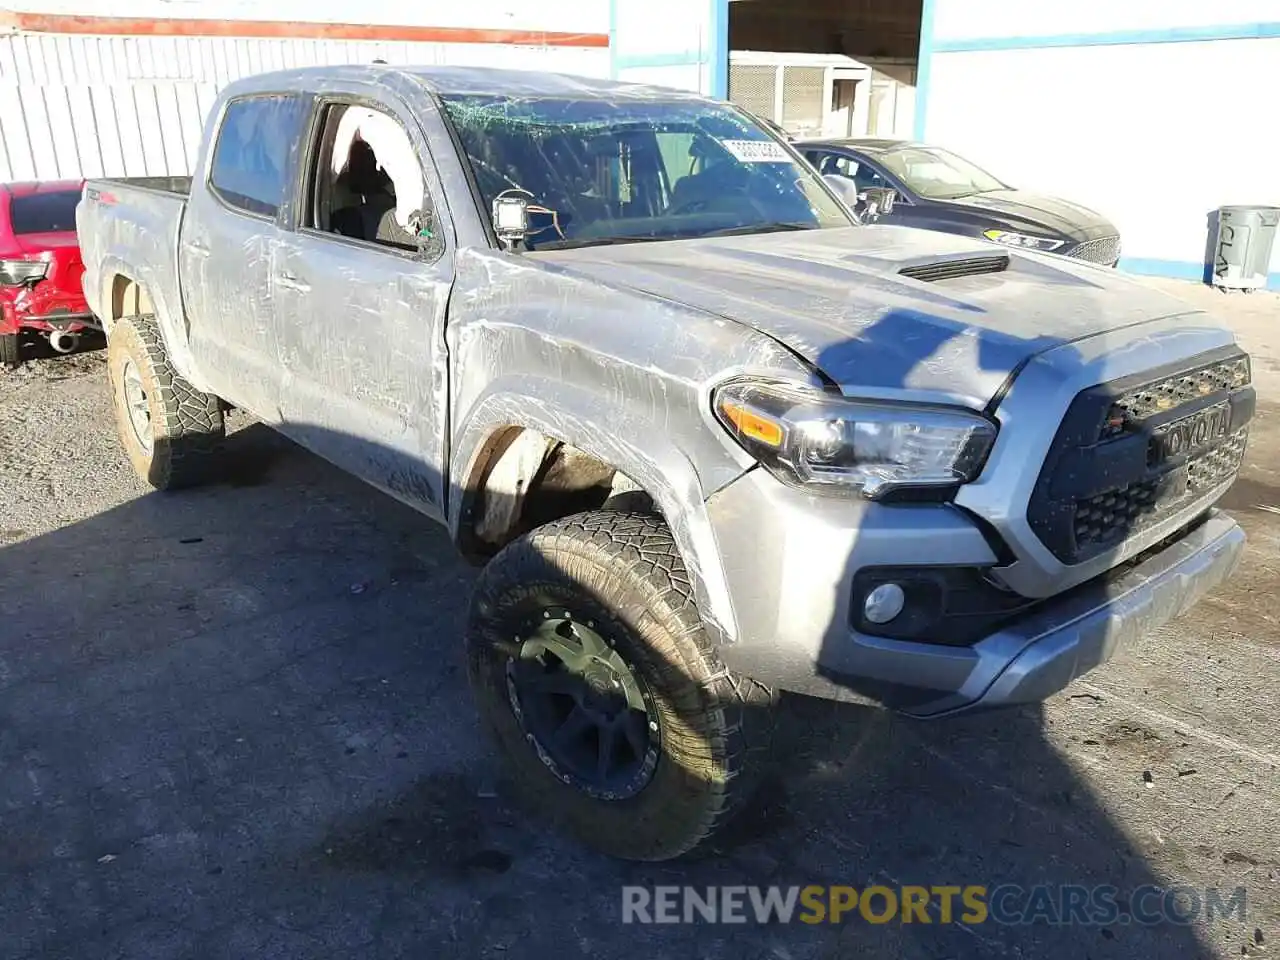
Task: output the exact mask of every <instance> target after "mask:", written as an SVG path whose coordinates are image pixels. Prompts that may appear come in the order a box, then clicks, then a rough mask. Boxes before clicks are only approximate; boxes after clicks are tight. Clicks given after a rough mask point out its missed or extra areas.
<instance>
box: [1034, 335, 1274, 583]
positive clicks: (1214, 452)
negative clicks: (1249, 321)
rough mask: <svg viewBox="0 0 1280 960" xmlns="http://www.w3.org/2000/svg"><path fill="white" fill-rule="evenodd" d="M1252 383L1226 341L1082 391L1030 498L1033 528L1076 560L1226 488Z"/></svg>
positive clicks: (1235, 468) (1250, 406)
mask: <svg viewBox="0 0 1280 960" xmlns="http://www.w3.org/2000/svg"><path fill="white" fill-rule="evenodd" d="M1249 384H1250V371H1249V358H1248V357H1247V356H1245V355H1244V354H1242V353H1241V352H1240V351H1239V350H1237V349H1235V348H1234V347H1232V348H1227V349H1224V350H1219V351H1214V352H1213V353H1212V354H1208V355H1204V356H1201V357H1198V358H1195V359H1193V360H1192V361H1189V362H1184V363H1181V364H1178V365H1176V366H1175V367H1173V368H1166V369H1165V370H1161V371H1156V372H1155V375H1154V376H1153V375H1152V374H1143V375H1139V376H1137V377H1129V378H1126V379H1124V380H1119V381H1115V382H1112V383H1109V384H1102V385H1099V386H1096V387H1091V388H1089V389H1087V390H1084V391H1082V392H1081V393H1080V394H1078V395H1077V396H1076V398H1075V400H1074V401H1073V402H1072V404H1071V407H1070V408H1069V409H1068V411H1067V415H1066V417H1065V418H1064V419H1063V422H1062V425H1061V427H1060V428H1059V429H1058V432H1057V435H1056V436H1055V437H1054V442H1053V446H1052V448H1051V449H1050V452H1049V455H1048V456H1047V457H1046V458H1045V463H1044V467H1043V468H1042V470H1041V473H1040V477H1039V478H1038V480H1037V481H1036V486H1035V489H1034V491H1033V492H1032V495H1031V501H1030V503H1029V504H1028V506H1027V519H1028V521H1029V522H1030V524H1031V528H1032V530H1034V531H1035V533H1036V536H1038V537H1039V538H1040V539H1041V541H1042V542H1043V543H1044V545H1045V546H1046V547H1048V548H1049V550H1050V551H1052V553H1053V555H1054V556H1056V557H1057V558H1058V559H1059V560H1061V561H1062V562H1064V563H1081V562H1083V561H1085V560H1088V559H1090V558H1092V557H1094V556H1097V555H1098V554H1100V553H1102V552H1104V551H1106V550H1108V549H1111V548H1113V547H1115V546H1117V545H1119V544H1120V543H1123V542H1124V541H1125V540H1127V539H1128V538H1130V537H1132V536H1134V535H1135V534H1138V533H1140V532H1142V531H1143V530H1144V529H1145V528H1147V527H1149V526H1150V525H1152V524H1154V523H1157V522H1159V521H1161V520H1163V519H1165V518H1166V517H1170V516H1173V515H1174V514H1177V513H1178V512H1180V511H1182V510H1184V509H1185V508H1187V507H1190V506H1191V505H1193V504H1196V503H1198V502H1200V501H1202V500H1204V498H1205V497H1206V496H1208V495H1210V494H1211V493H1212V492H1213V491H1214V490H1216V489H1219V488H1221V487H1223V486H1224V485H1225V484H1227V483H1228V482H1229V481H1231V480H1232V479H1233V478H1234V477H1235V475H1236V474H1237V473H1238V472H1239V470H1240V465H1241V462H1242V461H1243V459H1244V453H1245V447H1246V445H1247V443H1248V437H1249V427H1248V425H1249V421H1250V420H1251V419H1252V417H1253V411H1254V405H1255V398H1254V391H1253V388H1252V387H1251V386H1250V385H1249Z"/></svg>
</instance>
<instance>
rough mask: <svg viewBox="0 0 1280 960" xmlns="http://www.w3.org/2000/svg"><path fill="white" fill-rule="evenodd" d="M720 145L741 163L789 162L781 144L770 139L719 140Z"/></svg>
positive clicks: (789, 158)
mask: <svg viewBox="0 0 1280 960" xmlns="http://www.w3.org/2000/svg"><path fill="white" fill-rule="evenodd" d="M720 145H721V146H722V147H724V148H725V149H726V150H728V151H729V152H730V153H732V154H733V156H734V158H735V159H737V160H739V161H741V162H742V163H790V162H791V157H789V156H788V155H787V151H785V150H783V149H782V145H781V144H778V143H774V142H773V141H772V140H721V141H720Z"/></svg>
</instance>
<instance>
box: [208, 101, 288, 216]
mask: <svg viewBox="0 0 1280 960" xmlns="http://www.w3.org/2000/svg"><path fill="white" fill-rule="evenodd" d="M309 108H310V100H309V99H308V98H305V97H303V96H301V95H297V94H270V95H263V96H251V97H244V98H242V99H239V100H233V101H232V102H231V103H229V104H227V108H226V111H225V113H224V114H223V118H222V123H221V125H220V126H219V128H218V140H217V142H216V143H215V144H214V149H213V160H212V162H211V164H210V170H209V186H210V188H211V189H212V190H213V192H214V193H215V194H217V195H218V197H220V198H221V199H222V201H223V202H224V203H226V204H228V205H229V206H231V207H234V208H236V209H238V210H243V211H244V212H246V213H252V214H256V215H258V216H262V217H274V216H275V215H276V214H277V213H278V212H279V210H280V207H281V206H282V205H283V204H284V202H285V199H286V197H287V196H288V194H289V187H290V184H291V182H292V178H293V165H292V161H293V151H294V148H295V145H296V144H297V143H298V142H299V140H300V138H301V136H302V128H303V126H304V125H305V124H306V122H307V116H308V110H309Z"/></svg>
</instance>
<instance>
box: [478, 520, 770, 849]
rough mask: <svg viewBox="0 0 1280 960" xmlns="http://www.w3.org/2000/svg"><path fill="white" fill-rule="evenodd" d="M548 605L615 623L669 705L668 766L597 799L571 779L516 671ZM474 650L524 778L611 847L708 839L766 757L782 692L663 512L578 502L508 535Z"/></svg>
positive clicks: (553, 813)
mask: <svg viewBox="0 0 1280 960" xmlns="http://www.w3.org/2000/svg"><path fill="white" fill-rule="evenodd" d="M548 604H551V605H554V606H558V607H563V608H567V609H572V610H574V611H581V615H582V616H584V617H590V618H591V619H592V620H593V621H594V622H595V623H596V624H598V626H597V629H598V630H603V631H607V632H608V633H609V634H610V635H611V636H612V638H613V640H614V649H615V650H616V651H617V652H619V653H621V654H622V655H623V657H624V659H625V660H626V661H627V662H628V664H629V666H630V667H631V669H632V670H633V672H634V673H636V674H637V675H638V676H639V677H640V678H641V679H642V680H643V682H644V683H645V684H646V685H647V687H648V689H649V691H650V692H651V694H652V697H653V700H654V702H655V704H656V707H657V710H656V713H657V715H658V717H659V723H660V753H659V757H658V761H657V765H656V767H655V768H654V771H653V774H652V777H651V779H650V780H649V781H648V783H647V784H646V785H645V786H644V787H643V788H642V789H641V790H640V792H639V793H637V794H636V795H634V796H632V797H629V798H627V799H625V800H605V799H597V798H595V797H593V796H591V795H590V794H589V793H587V792H586V791H584V790H582V789H579V788H578V787H577V786H574V785H571V784H569V783H565V782H562V780H561V779H560V778H559V777H557V776H556V775H555V773H554V772H553V771H552V770H551V769H549V768H548V766H547V765H546V764H545V763H544V762H543V761H542V759H541V757H540V755H539V752H538V750H537V749H536V748H535V747H534V745H533V744H532V743H531V742H529V740H528V739H527V736H526V733H525V731H524V729H523V728H522V726H521V723H520V720H519V717H518V716H517V713H516V710H515V709H514V708H513V703H512V699H511V694H510V693H509V688H508V686H507V683H506V667H507V663H508V661H509V660H510V658H511V657H512V655H513V649H515V647H516V644H514V643H513V641H514V640H515V638H517V636H518V635H519V633H520V624H521V623H525V622H527V617H528V616H529V613H530V611H531V610H536V609H537V608H538V607H542V608H543V609H546V605H548ZM576 618H577V617H576V616H575V619H576ZM467 663H468V671H469V675H470V679H471V683H472V688H473V691H474V694H475V697H476V700H477V703H478V706H479V709H480V713H481V716H482V718H483V719H484V721H485V722H486V724H487V726H489V727H490V729H491V730H492V732H493V734H494V735H495V736H496V738H497V741H498V743H499V745H500V746H501V748H502V749H503V751H504V752H505V753H506V754H507V757H508V759H509V760H510V764H511V768H512V770H513V776H514V780H515V783H516V786H517V788H518V789H519V791H520V792H521V793H522V794H523V795H524V797H525V798H526V799H527V800H529V801H531V802H532V804H533V805H534V806H536V807H537V808H538V809H539V811H540V812H542V813H543V814H545V815H547V816H549V817H550V818H551V819H552V820H553V821H555V822H556V823H557V824H558V825H559V826H561V827H563V828H566V829H567V830H568V831H569V832H570V833H572V834H574V835H576V836H577V837H578V838H579V839H580V840H581V841H583V842H584V843H586V844H587V845H589V846H591V847H593V848H595V849H597V850H599V851H601V852H603V853H605V854H608V855H610V856H615V857H620V858H623V859H628V860H650V861H654V860H667V859H671V858H674V857H679V856H682V855H686V854H690V853H692V852H693V851H695V849H697V848H699V847H700V846H701V847H704V848H705V845H706V844H707V841H708V840H710V839H711V838H712V837H713V836H714V835H715V834H716V833H717V832H718V831H719V830H720V829H721V828H722V827H724V826H725V825H726V824H727V823H728V822H729V820H730V818H731V817H732V815H733V814H735V813H736V812H738V810H739V809H740V808H741V807H742V805H743V803H744V801H746V800H747V799H748V798H749V797H750V796H751V794H752V793H753V792H754V789H755V787H756V786H757V785H758V783H759V782H760V779H761V774H762V773H763V772H764V771H765V768H766V767H767V761H768V759H769V754H770V740H771V737H772V732H773V723H774V719H775V716H776V702H775V698H774V695H773V693H772V692H771V691H770V690H769V689H768V688H766V687H764V686H763V685H761V684H758V683H755V682H754V681H751V680H749V679H747V678H745V677H740V676H736V675H734V674H732V673H730V672H729V671H728V670H727V669H725V667H724V666H723V664H722V663H721V662H720V660H719V658H718V657H717V655H716V651H715V649H714V647H713V645H712V644H711V643H710V641H709V640H708V638H707V635H706V633H705V631H704V629H703V626H702V621H701V619H700V617H699V615H698V610H697V608H696V607H695V605H694V599H693V593H692V588H691V584H690V580H689V575H688V573H687V572H686V570H685V566H684V563H683V561H682V560H681V558H680V553H679V551H678V550H677V548H676V543H675V540H674V539H673V538H672V536H671V532H670V530H669V529H668V528H667V526H666V524H665V523H664V522H663V520H662V519H661V518H660V517H658V516H655V515H653V514H651V513H619V512H613V511H596V512H591V513H584V514H578V515H576V516H572V517H568V518H565V519H563V520H558V521H555V522H553V523H549V524H547V525H546V526H543V527H539V528H538V529H536V530H534V531H532V532H531V533H529V534H527V535H526V536H524V537H521V538H520V539H518V540H516V541H514V542H513V543H511V544H510V545H508V546H507V547H506V548H504V549H503V550H502V552H501V553H499V554H498V555H497V556H496V557H495V558H494V559H493V560H492V561H491V562H490V564H489V565H488V567H486V569H485V570H484V571H483V573H482V574H481V576H480V580H479V583H478V585H477V588H476V592H475V595H474V598H473V600H472V606H471V618H470V623H469V626H468V631H467Z"/></svg>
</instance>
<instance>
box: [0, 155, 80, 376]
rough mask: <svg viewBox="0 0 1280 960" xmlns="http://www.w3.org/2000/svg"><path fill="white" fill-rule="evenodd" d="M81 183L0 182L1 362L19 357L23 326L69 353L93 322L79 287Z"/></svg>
mask: <svg viewBox="0 0 1280 960" xmlns="http://www.w3.org/2000/svg"><path fill="white" fill-rule="evenodd" d="M82 186H83V181H80V180H59V181H51V182H44V183H7V184H0V365H8V366H17V365H18V363H20V362H21V359H22V357H21V351H20V346H21V339H22V331H24V330H32V331H36V332H37V333H38V334H39V335H41V336H44V337H46V338H48V340H49V343H50V345H51V346H52V347H53V349H54V350H55V351H57V352H58V353H70V352H71V351H72V350H74V349H75V346H76V343H77V341H78V340H79V337H80V334H81V332H82V331H83V330H84V329H85V328H86V326H89V327H96V326H97V321H96V320H95V319H94V317H93V315H92V314H91V313H90V312H89V306H88V304H86V303H85V299H84V291H83V290H81V289H80V275H81V274H82V273H84V264H83V263H81V261H80V243H79V241H78V240H77V238H76V204H77V203H79V202H80V190H81V187H82Z"/></svg>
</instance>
